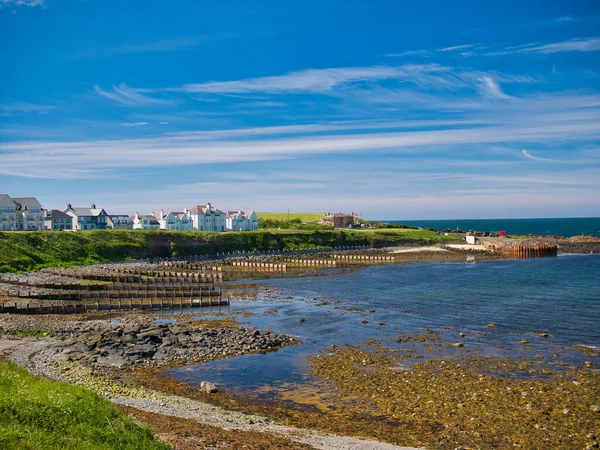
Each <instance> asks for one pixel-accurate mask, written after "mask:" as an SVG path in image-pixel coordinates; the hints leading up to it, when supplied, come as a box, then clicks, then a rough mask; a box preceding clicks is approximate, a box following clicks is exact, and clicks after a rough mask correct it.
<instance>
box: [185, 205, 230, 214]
mask: <svg viewBox="0 0 600 450" xmlns="http://www.w3.org/2000/svg"><path fill="white" fill-rule="evenodd" d="M207 211H208V205H195V206H192V207H191V208H190V212H191V213H192V214H206V212H207ZM210 211H211V212H212V213H213V214H225V211H221V210H220V209H217V208H215V207H214V206H212V205H211V207H210Z"/></svg>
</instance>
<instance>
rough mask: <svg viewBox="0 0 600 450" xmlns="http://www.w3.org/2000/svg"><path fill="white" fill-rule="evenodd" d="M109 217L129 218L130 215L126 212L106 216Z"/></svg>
mask: <svg viewBox="0 0 600 450" xmlns="http://www.w3.org/2000/svg"><path fill="white" fill-rule="evenodd" d="M108 218H109V219H111V220H113V219H130V220H131V217H129V216H128V215H127V214H111V215H109V216H108Z"/></svg>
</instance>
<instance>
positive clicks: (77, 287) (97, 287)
mask: <svg viewBox="0 0 600 450" xmlns="http://www.w3.org/2000/svg"><path fill="white" fill-rule="evenodd" d="M2 282H3V283H5V284H11V285H13V286H22V287H37V288H44V289H63V290H69V291H111V290H123V289H133V290H147V289H165V288H166V289H169V288H171V289H172V288H184V287H193V288H202V287H212V286H215V285H216V284H217V283H214V282H208V281H196V280H190V279H188V278H173V279H169V281H166V282H161V281H158V279H149V280H146V282H144V283H135V282H134V283H121V282H117V283H107V284H79V283H42V282H35V281H23V280H16V279H13V280H3V281H2Z"/></svg>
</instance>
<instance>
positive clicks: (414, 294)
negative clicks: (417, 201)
mask: <svg viewBox="0 0 600 450" xmlns="http://www.w3.org/2000/svg"><path fill="white" fill-rule="evenodd" d="M599 275H600V255H560V256H558V257H554V258H539V259H525V260H503V261H487V262H480V263H432V262H425V263H423V262H420V263H409V264H391V265H380V266H368V267H362V268H359V269H357V270H351V271H339V270H337V271H334V272H321V273H320V274H319V276H307V277H302V278H278V279H268V280H261V281H260V287H258V288H257V289H256V290H257V295H256V300H247V301H244V300H239V301H234V300H232V303H231V305H230V308H229V311H230V312H232V313H241V312H243V311H248V312H250V313H252V315H249V316H248V317H243V316H240V315H238V316H236V317H237V319H238V320H239V321H240V322H242V325H243V326H246V327H253V326H256V327H258V328H261V329H266V328H270V329H272V330H274V331H277V332H280V333H286V334H291V335H294V336H297V337H299V338H301V339H302V340H303V341H304V344H302V345H299V346H295V347H286V348H282V349H279V350H278V351H274V352H270V353H267V354H258V355H246V356H240V357H236V358H231V359H226V360H219V361H213V362H209V363H205V364H201V365H194V366H187V367H182V368H178V369H173V370H170V371H169V372H167V374H168V375H170V376H173V377H175V378H176V379H178V380H181V381H185V382H188V383H191V384H193V385H200V382H201V381H203V380H210V381H212V382H215V383H216V384H217V385H218V386H221V387H224V388H226V389H227V390H229V391H230V392H232V393H234V394H235V393H238V394H240V395H243V396H244V397H245V398H251V399H255V400H260V401H273V402H279V403H286V402H291V403H293V404H302V403H306V404H309V405H312V406H313V407H314V406H317V407H319V404H320V403H321V402H320V400H319V398H320V397H326V396H327V392H328V390H327V389H326V388H325V387H324V385H323V382H322V381H321V380H317V379H315V378H313V377H312V376H311V375H310V373H309V372H308V370H307V365H308V361H307V360H306V357H307V356H310V355H316V354H318V352H319V351H320V350H323V349H327V348H329V347H330V346H331V345H344V344H351V345H362V344H365V342H367V340H368V339H377V340H379V341H380V342H381V343H382V344H383V345H385V346H388V347H391V348H406V345H407V343H406V342H404V343H402V342H401V343H397V342H396V338H397V337H398V336H399V335H401V334H405V335H412V334H423V333H426V329H427V328H429V329H430V330H433V331H434V332H435V335H436V336H439V338H440V341H439V344H440V345H438V350H436V351H434V352H433V353H431V354H427V353H425V355H424V356H425V357H436V358H437V357H440V356H443V357H451V356H454V355H472V356H478V355H489V356H498V357H513V356H524V357H527V358H533V357H534V354H535V355H543V356H544V360H545V361H546V362H547V363H548V364H550V365H552V364H553V358H558V357H557V356H556V355H559V356H560V358H559V359H560V361H561V362H562V363H569V364H575V365H581V364H582V363H583V361H584V359H589V358H586V357H585V356H584V354H583V352H582V351H581V350H582V349H584V348H585V347H586V346H587V347H593V348H596V349H598V348H600V325H599V318H600V281H599V279H600V277H599ZM373 310H374V312H371V311H373ZM220 311H224V310H223V309H221V310H220ZM206 318H207V317H206V316H203V317H202V319H206ZM209 318H210V317H209ZM301 318H302V319H304V320H303V321H301ZM365 321H366V322H365ZM488 324H494V325H495V327H489V326H487V325H488ZM461 332H462V333H464V334H465V337H464V338H460V337H459V333H461ZM540 333H547V334H548V335H549V336H548V337H541V336H540ZM523 339H525V340H527V341H528V344H527V346H526V348H525V346H524V345H522V344H521V340H523ZM454 342H464V347H463V348H455V347H453V346H442V345H441V344H444V343H454ZM565 348H568V349H569V350H565ZM551 355H554V356H551ZM596 359H597V358H596ZM556 362H558V359H557V360H556Z"/></svg>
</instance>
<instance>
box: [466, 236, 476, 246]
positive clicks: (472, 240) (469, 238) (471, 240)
mask: <svg viewBox="0 0 600 450" xmlns="http://www.w3.org/2000/svg"><path fill="white" fill-rule="evenodd" d="M465 240H466V241H467V244H471V245H475V241H476V240H477V238H476V237H475V236H465Z"/></svg>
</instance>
